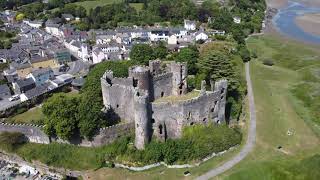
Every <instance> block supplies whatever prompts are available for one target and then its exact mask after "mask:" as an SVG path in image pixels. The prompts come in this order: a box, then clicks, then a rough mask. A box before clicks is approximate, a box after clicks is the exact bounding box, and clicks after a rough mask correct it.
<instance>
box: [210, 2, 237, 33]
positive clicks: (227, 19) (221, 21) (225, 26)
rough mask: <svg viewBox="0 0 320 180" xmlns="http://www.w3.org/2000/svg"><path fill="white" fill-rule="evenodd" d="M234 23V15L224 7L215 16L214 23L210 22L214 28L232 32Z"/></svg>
mask: <svg viewBox="0 0 320 180" xmlns="http://www.w3.org/2000/svg"><path fill="white" fill-rule="evenodd" d="M232 25H233V17H232V14H231V13H230V12H229V10H228V9H226V8H223V9H221V10H220V11H219V13H218V14H217V15H216V16H215V19H214V21H213V23H211V24H210V27H211V28H213V29H221V30H225V31H226V32H230V31H231V30H232Z"/></svg>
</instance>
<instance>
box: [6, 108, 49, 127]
mask: <svg viewBox="0 0 320 180" xmlns="http://www.w3.org/2000/svg"><path fill="white" fill-rule="evenodd" d="M43 118H44V115H43V114H42V112H41V107H34V108H32V109H30V110H29V111H26V112H24V113H21V114H18V115H16V116H14V117H11V118H8V119H7V120H6V122H8V123H15V124H41V121H42V120H43Z"/></svg>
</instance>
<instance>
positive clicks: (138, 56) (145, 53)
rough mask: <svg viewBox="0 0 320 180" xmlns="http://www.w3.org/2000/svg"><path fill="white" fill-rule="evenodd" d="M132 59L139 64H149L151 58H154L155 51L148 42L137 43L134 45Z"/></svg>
mask: <svg viewBox="0 0 320 180" xmlns="http://www.w3.org/2000/svg"><path fill="white" fill-rule="evenodd" d="M130 59H131V60H132V61H134V62H137V63H139V64H148V62H149V60H153V59H154V52H153V49H152V47H151V46H150V45H148V44H137V45H134V46H133V47H132V50H131V52H130Z"/></svg>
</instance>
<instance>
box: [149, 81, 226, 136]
mask: <svg viewBox="0 0 320 180" xmlns="http://www.w3.org/2000/svg"><path fill="white" fill-rule="evenodd" d="M226 92H227V81H226V80H221V81H218V82H216V83H215V86H214V91H204V92H201V93H200V95H199V96H198V97H195V98H192V99H189V100H186V101H177V102H173V103H172V102H161V103H152V104H151V109H152V110H151V112H152V117H151V118H152V120H151V122H152V129H153V136H155V137H157V138H158V139H160V140H164V139H167V138H173V139H174V138H180V137H181V135H182V129H183V127H184V126H191V125H193V124H208V123H222V122H224V121H225V105H226Z"/></svg>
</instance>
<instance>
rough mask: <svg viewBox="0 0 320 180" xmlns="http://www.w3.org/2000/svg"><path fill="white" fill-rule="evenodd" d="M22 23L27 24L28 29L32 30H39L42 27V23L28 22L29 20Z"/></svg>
mask: <svg viewBox="0 0 320 180" xmlns="http://www.w3.org/2000/svg"><path fill="white" fill-rule="evenodd" d="M23 22H24V23H25V24H28V25H29V26H30V27H33V28H38V29H39V28H40V27H42V24H43V21H30V20H23Z"/></svg>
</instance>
